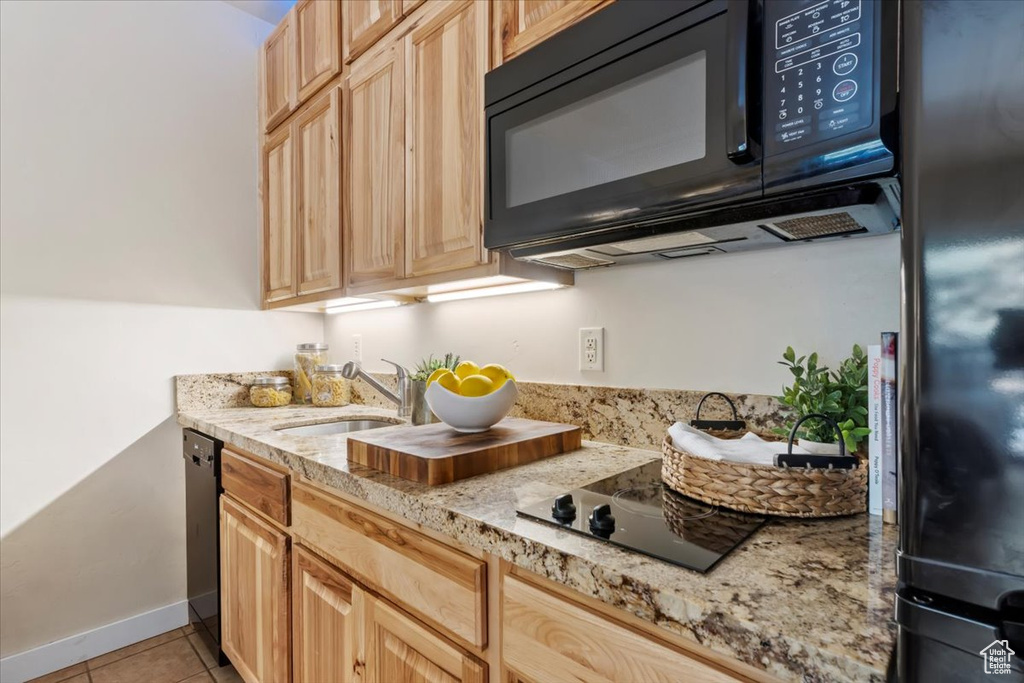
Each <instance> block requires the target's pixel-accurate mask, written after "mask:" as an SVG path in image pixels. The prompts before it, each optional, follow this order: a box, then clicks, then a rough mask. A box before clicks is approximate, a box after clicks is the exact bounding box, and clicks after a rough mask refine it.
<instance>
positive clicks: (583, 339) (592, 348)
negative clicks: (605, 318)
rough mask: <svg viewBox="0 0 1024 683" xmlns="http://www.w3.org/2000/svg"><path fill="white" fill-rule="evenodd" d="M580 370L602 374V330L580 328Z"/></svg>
mask: <svg viewBox="0 0 1024 683" xmlns="http://www.w3.org/2000/svg"><path fill="white" fill-rule="evenodd" d="M580 370H581V371H582V370H587V371H591V372H604V328H603V327H581V328H580Z"/></svg>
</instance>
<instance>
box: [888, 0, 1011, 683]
mask: <svg viewBox="0 0 1024 683" xmlns="http://www.w3.org/2000/svg"><path fill="white" fill-rule="evenodd" d="M902 15H903V36H902V40H903V50H902V64H901V87H900V109H901V116H902V139H903V150H902V161H903V233H902V240H903V247H902V248H903V295H904V300H903V312H904V313H903V336H902V340H901V346H902V349H901V350H902V353H903V359H902V360H903V371H904V372H903V375H902V378H903V386H902V388H903V391H902V399H901V402H902V414H903V427H902V432H901V439H902V444H901V454H900V469H899V473H900V482H901V483H900V498H899V523H900V534H899V536H900V541H899V553H898V561H897V566H898V571H899V587H898V590H897V596H896V621H897V624H898V626H899V637H898V643H897V649H896V658H895V660H894V667H892V668H893V671H894V673H895V675H896V676H897V677H898V678H899V680H900V681H905V682H908V683H916V682H918V681H921V682H924V681H928V682H929V683H931V682H933V681H990V682H991V681H1022V680H1024V667H1022V666H1021V662H1022V661H1024V2H1022V1H1021V0H991V1H989V0H923V1H922V0H907V1H906V2H903V3H902Z"/></svg>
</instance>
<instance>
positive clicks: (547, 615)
mask: <svg viewBox="0 0 1024 683" xmlns="http://www.w3.org/2000/svg"><path fill="white" fill-rule="evenodd" d="M501 607H502V636H501V638H502V642H501V645H502V657H503V660H504V661H503V663H504V665H505V667H506V668H507V669H509V670H510V679H511V680H524V681H538V682H539V681H594V682H595V683H597V682H602V683H615V682H616V681H650V682H651V683H654V682H656V681H657V682H659V683H675V682H676V681H701V682H702V683H726V682H735V681H737V680H742V679H737V678H734V677H733V676H731V675H729V674H727V673H725V672H723V671H722V670H720V669H717V668H715V667H713V666H711V665H710V664H707V663H705V662H703V661H700V660H698V659H693V658H691V657H688V656H686V655H684V654H682V653H681V652H679V651H678V650H675V649H673V648H670V647H667V646H665V645H662V644H660V643H658V642H656V641H654V640H650V639H648V638H646V637H644V636H642V635H640V634H639V633H636V632H635V631H633V630H632V629H629V628H626V627H625V626H623V625H621V624H618V623H616V622H614V621H612V620H610V619H607V618H605V617H602V616H600V615H598V614H595V613H593V612H591V611H590V610H587V609H585V608H583V607H581V606H579V605H577V604H575V603H572V602H570V601H568V600H565V599H563V598H561V597H559V596H556V595H553V594H551V593H548V592H547V591H545V590H543V589H541V588H538V587H536V586H534V585H533V584H530V583H527V582H525V581H522V580H521V579H518V578H516V577H515V576H511V575H507V576H505V577H504V582H503V584H502V604H501Z"/></svg>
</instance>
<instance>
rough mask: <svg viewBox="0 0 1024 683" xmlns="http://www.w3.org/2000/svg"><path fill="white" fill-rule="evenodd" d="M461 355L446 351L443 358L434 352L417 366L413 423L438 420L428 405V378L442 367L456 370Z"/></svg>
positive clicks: (413, 380) (414, 374)
mask: <svg viewBox="0 0 1024 683" xmlns="http://www.w3.org/2000/svg"><path fill="white" fill-rule="evenodd" d="M459 360H460V358H459V356H457V355H455V354H453V353H446V354H444V356H442V357H441V358H434V355H433V354H430V355H429V356H428V357H426V358H424V359H423V360H421V361H420V362H419V364H418V365H417V366H416V370H415V371H414V372H413V373H412V418H411V420H412V423H413V424H414V425H422V424H430V423H431V422H437V417H435V415H434V413H432V412H431V411H430V406H428V405H427V400H426V398H425V394H426V392H427V379H428V378H429V377H430V375H431V373H433V372H434V371H435V370H439V369H441V368H448V369H449V370H452V371H454V370H455V366H456V365H458V364H459Z"/></svg>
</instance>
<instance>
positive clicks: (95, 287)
mask: <svg viewBox="0 0 1024 683" xmlns="http://www.w3.org/2000/svg"><path fill="white" fill-rule="evenodd" d="M270 29H271V26H270V25H269V24H266V23H264V22H262V21H260V20H259V19H256V18H254V17H252V16H249V15H247V14H245V13H243V12H241V11H239V10H238V9H235V8H233V7H230V6H229V5H227V4H224V3H220V2H190V1H183V2H163V1H162V2H116V1H115V2H9V1H7V0H5V1H4V2H2V3H0V121H2V126H0V152H2V154H0V240H2V249H0V255H2V267H0V273H2V275H0V286H2V288H0V539H2V540H0V602H2V609H0V655H4V656H6V655H10V654H12V653H18V652H22V651H24V650H27V649H29V648H33V647H36V646H40V645H43V644H46V643H49V642H52V641H54V640H57V639H60V638H63V637H66V636H71V635H74V634H78V633H81V632H83V631H86V630H88V629H92V628H96V627H99V626H103V625H105V624H108V623H111V622H114V621H116V620H119V619H123V618H127V617H131V616H133V615H137V614H140V613H142V612H146V611H147V610H151V609H154V608H158V607H162V606H164V605H167V604H170V603H175V602H178V601H180V600H183V599H184V597H185V575H184V519H183V496H184V491H183V469H182V461H181V459H180V456H179V453H180V450H179V449H180V439H181V436H180V431H179V429H178V427H177V426H176V424H175V421H174V407H173V399H174V395H173V382H172V377H173V375H175V374H179V373H195V372H215V371H242V370H258V369H263V368H275V367H277V368H285V367H288V366H289V364H290V357H291V350H292V349H293V348H294V346H293V345H294V344H295V343H297V342H302V341H308V340H316V339H319V338H321V336H322V334H323V319H322V317H321V316H319V315H314V314H299V313H265V312H261V311H258V310H256V309H257V305H258V304H257V302H258V280H257V231H256V225H257V214H256V206H257V203H256V178H257V174H256V166H257V140H258V136H257V134H256V130H257V124H256V51H257V46H258V45H259V44H260V43H261V42H262V40H263V38H264V37H265V36H266V35H267V33H268V32H269V31H270Z"/></svg>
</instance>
